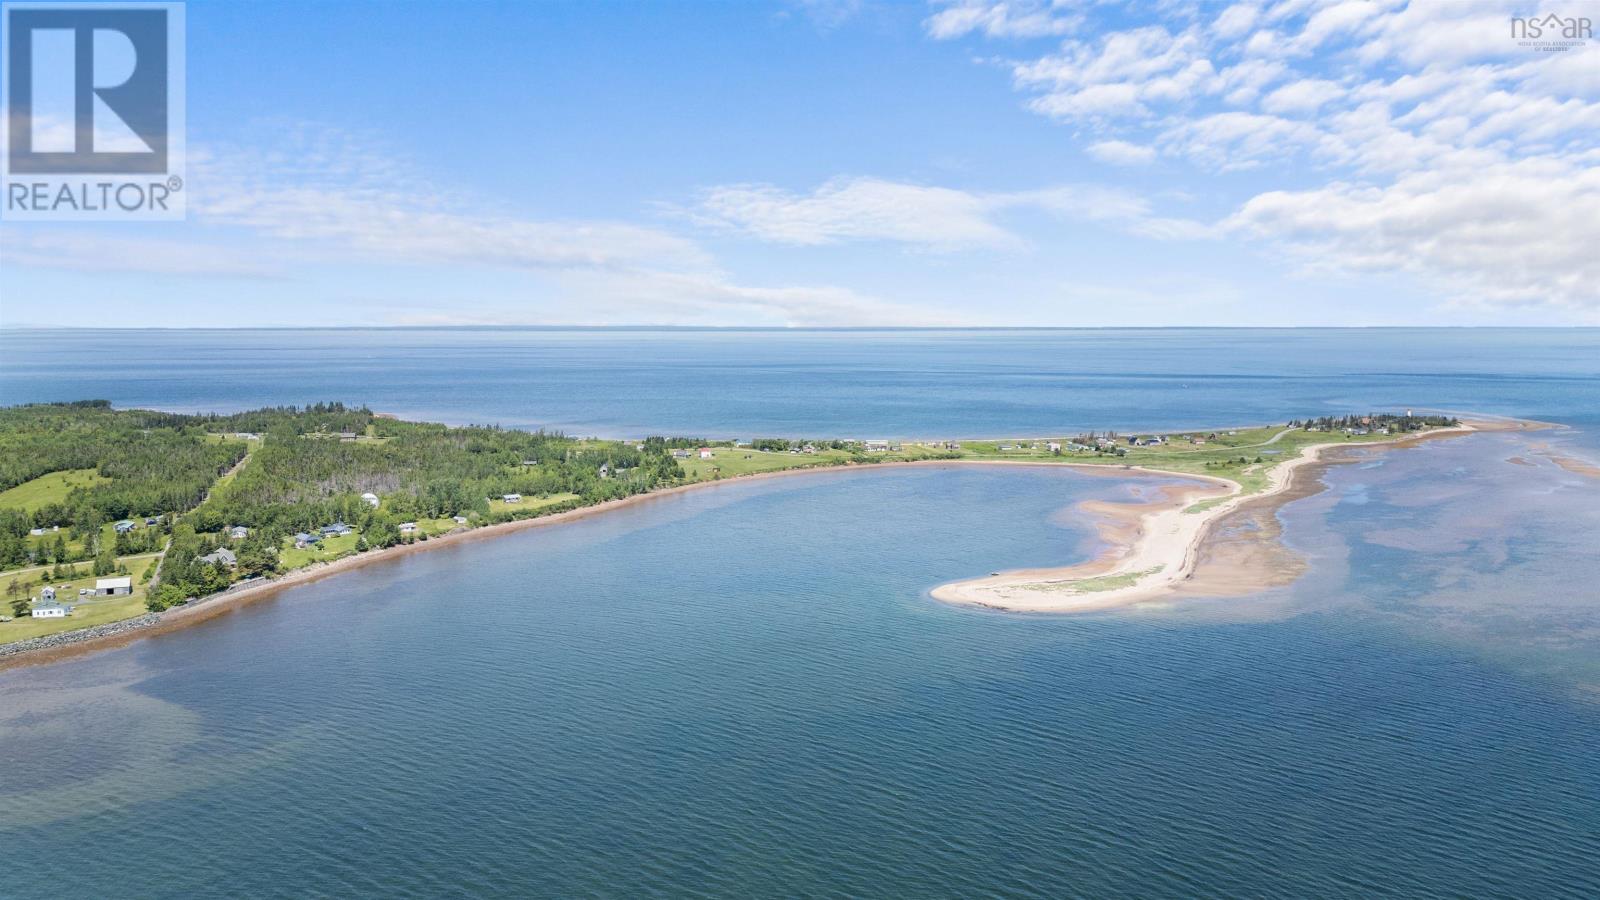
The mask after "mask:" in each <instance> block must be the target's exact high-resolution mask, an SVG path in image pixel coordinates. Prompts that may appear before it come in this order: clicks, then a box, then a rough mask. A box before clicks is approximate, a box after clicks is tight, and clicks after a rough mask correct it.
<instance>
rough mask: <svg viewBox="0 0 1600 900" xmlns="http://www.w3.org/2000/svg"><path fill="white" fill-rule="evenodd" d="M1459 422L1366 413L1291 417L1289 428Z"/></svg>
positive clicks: (1398, 428) (1399, 427)
mask: <svg viewBox="0 0 1600 900" xmlns="http://www.w3.org/2000/svg"><path fill="white" fill-rule="evenodd" d="M1460 424H1461V420H1460V419H1458V418H1456V417H1455V416H1414V415H1412V414H1410V413H1409V412H1408V413H1406V414H1405V415H1398V414H1395V413H1368V414H1366V415H1364V416H1353V415H1352V416H1316V417H1313V418H1309V419H1291V420H1289V427H1290V428H1303V429H1305V430H1306V431H1344V430H1345V429H1349V430H1351V431H1369V430H1374V429H1379V428H1383V429H1388V430H1389V431H1392V432H1408V431H1421V430H1422V429H1424V428H1441V427H1444V428H1454V427H1455V426H1457V425H1460Z"/></svg>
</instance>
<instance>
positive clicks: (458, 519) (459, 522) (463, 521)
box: [450, 516, 467, 525]
mask: <svg viewBox="0 0 1600 900" xmlns="http://www.w3.org/2000/svg"><path fill="white" fill-rule="evenodd" d="M450 519H451V521H453V522H455V523H456V524H457V525H465V524H467V517H466V516H451V517H450Z"/></svg>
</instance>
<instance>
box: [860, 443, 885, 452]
mask: <svg viewBox="0 0 1600 900" xmlns="http://www.w3.org/2000/svg"><path fill="white" fill-rule="evenodd" d="M863 443H864V444H865V446H866V448H867V452H868V453H888V452H889V442H888V441H864V442H863Z"/></svg>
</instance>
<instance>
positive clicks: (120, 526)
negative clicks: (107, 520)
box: [116, 519, 134, 534]
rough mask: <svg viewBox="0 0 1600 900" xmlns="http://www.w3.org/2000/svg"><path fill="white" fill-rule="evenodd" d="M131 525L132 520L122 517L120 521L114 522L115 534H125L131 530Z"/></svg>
mask: <svg viewBox="0 0 1600 900" xmlns="http://www.w3.org/2000/svg"><path fill="white" fill-rule="evenodd" d="M133 527H134V526H133V523H132V522H130V521H128V520H127V519H123V520H122V521H121V522H118V523H117V524H116V529H117V534H127V533H128V532H130V531H132V530H133Z"/></svg>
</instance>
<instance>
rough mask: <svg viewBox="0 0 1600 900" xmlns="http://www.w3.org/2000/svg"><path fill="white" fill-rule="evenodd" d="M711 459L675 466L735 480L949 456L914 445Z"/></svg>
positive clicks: (698, 475)
mask: <svg viewBox="0 0 1600 900" xmlns="http://www.w3.org/2000/svg"><path fill="white" fill-rule="evenodd" d="M714 452H715V454H716V455H715V456H713V457H712V458H711V459H701V458H700V457H699V456H695V457H693V458H691V459H680V460H678V465H680V466H682V467H683V470H684V471H685V472H687V473H688V474H689V480H691V481H710V480H712V479H715V478H719V477H720V478H734V477H736V476H739V475H754V474H757V473H759V472H777V471H781V470H784V469H804V468H811V467H815V466H837V465H841V464H843V463H847V462H850V461H852V460H856V461H858V462H867V463H870V462H904V461H906V460H916V459H934V458H936V457H940V456H945V455H948V454H946V453H945V451H942V450H935V449H933V448H931V447H923V446H919V445H916V444H906V445H905V446H904V447H902V448H901V449H900V450H899V451H896V452H894V453H861V454H855V453H851V452H849V451H847V450H818V451H817V452H816V453H790V452H787V451H779V452H769V451H765V450H751V449H748V448H738V447H734V448H727V447H718V448H716V450H715V451H714Z"/></svg>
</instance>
